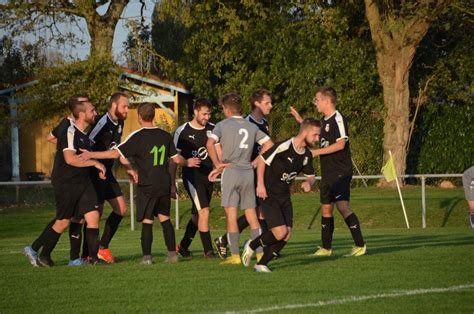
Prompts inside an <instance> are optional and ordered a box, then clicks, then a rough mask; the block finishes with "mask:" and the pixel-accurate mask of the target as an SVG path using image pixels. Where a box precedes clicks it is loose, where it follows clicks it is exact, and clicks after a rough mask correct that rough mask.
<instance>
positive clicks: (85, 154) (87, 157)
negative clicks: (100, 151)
mask: <svg viewBox="0 0 474 314" xmlns="http://www.w3.org/2000/svg"><path fill="white" fill-rule="evenodd" d="M79 150H80V151H81V153H80V154H79V155H77V157H78V158H79V159H80V160H82V161H88V160H90V159H92V157H91V152H90V151H88V150H87V149H83V148H80V149H79Z"/></svg>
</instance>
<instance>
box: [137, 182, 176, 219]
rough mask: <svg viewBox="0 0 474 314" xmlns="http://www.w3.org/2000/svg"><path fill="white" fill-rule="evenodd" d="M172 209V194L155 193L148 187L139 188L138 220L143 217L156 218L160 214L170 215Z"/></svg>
mask: <svg viewBox="0 0 474 314" xmlns="http://www.w3.org/2000/svg"><path fill="white" fill-rule="evenodd" d="M170 211H171V195H170V194H169V192H168V193H167V194H161V195H159V194H158V193H156V192H155V193H153V192H151V193H150V192H149V191H147V189H146V188H145V189H141V188H140V187H138V189H137V221H138V222H141V221H143V219H150V220H154V219H155V217H157V216H158V214H161V215H165V216H170Z"/></svg>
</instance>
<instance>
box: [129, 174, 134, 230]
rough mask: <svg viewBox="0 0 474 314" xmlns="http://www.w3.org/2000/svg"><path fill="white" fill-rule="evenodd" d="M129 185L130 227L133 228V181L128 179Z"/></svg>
mask: <svg viewBox="0 0 474 314" xmlns="http://www.w3.org/2000/svg"><path fill="white" fill-rule="evenodd" d="M128 184H129V185H130V229H131V230H132V231H134V230H135V204H134V199H133V182H131V181H129V183H128Z"/></svg>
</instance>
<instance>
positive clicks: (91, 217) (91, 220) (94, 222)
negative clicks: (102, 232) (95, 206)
mask: <svg viewBox="0 0 474 314" xmlns="http://www.w3.org/2000/svg"><path fill="white" fill-rule="evenodd" d="M84 218H85V219H86V222H87V226H88V228H99V220H100V213H99V211H97V210H94V211H91V212H88V213H87V214H85V215H84Z"/></svg>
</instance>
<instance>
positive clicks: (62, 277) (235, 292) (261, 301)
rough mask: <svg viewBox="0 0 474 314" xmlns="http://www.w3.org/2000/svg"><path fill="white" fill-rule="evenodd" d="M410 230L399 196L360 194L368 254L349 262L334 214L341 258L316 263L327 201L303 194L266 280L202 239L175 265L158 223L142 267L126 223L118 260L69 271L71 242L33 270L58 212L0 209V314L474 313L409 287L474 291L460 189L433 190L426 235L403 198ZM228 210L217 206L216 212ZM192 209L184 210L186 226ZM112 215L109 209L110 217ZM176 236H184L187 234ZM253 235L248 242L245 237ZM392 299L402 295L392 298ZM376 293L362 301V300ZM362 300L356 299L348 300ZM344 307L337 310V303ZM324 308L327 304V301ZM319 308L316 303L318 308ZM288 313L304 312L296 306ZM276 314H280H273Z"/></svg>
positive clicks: (115, 246) (416, 211) (355, 200)
mask: <svg viewBox="0 0 474 314" xmlns="http://www.w3.org/2000/svg"><path fill="white" fill-rule="evenodd" d="M403 193H404V197H405V202H406V206H407V211H408V215H409V218H410V222H411V224H412V226H413V227H414V228H412V229H410V230H407V229H405V228H404V220H403V215H402V213H401V208H400V205H399V203H398V195H397V192H396V190H383V189H377V188H369V189H363V188H360V189H359V188H357V189H354V190H353V196H352V202H351V203H352V207H353V208H354V209H355V210H356V212H357V214H358V215H359V217H360V220H361V223H362V227H363V232H364V236H365V238H366V242H367V245H368V248H369V253H370V254H369V255H368V256H364V257H360V258H345V257H343V255H344V254H345V253H347V252H348V251H349V250H350V247H351V245H352V240H351V237H350V234H349V231H348V230H347V228H346V227H345V225H344V223H343V221H342V219H341V218H340V216H339V215H337V214H336V231H335V235H334V243H333V245H334V254H333V256H332V257H330V258H319V259H318V258H314V257H311V256H310V254H311V253H313V252H314V250H315V249H316V248H317V245H318V244H319V242H320V236H319V230H318V229H319V226H320V223H319V220H320V218H319V216H318V217H317V219H316V221H315V224H314V226H313V229H311V230H307V226H308V223H309V221H310V220H311V217H312V216H313V214H314V212H315V211H316V209H317V206H316V204H317V194H314V193H312V194H308V195H295V197H294V207H295V226H296V230H295V232H294V237H293V239H292V240H291V241H290V243H289V244H288V245H287V247H285V249H284V250H283V252H282V253H283V258H282V259H280V260H276V261H273V262H272V263H271V264H270V267H271V268H272V269H273V273H272V274H256V273H253V272H252V271H251V269H244V268H243V267H239V266H222V265H219V261H217V260H215V261H209V260H204V259H203V258H202V257H201V253H200V252H201V248H200V246H201V244H200V240H199V237H197V238H196V239H195V241H194V243H193V245H192V246H191V250H193V251H194V253H195V257H194V258H193V259H192V260H190V261H182V262H180V263H179V264H177V265H166V264H164V263H162V261H163V260H164V243H163V239H162V234H161V229H160V227H159V226H156V227H155V231H154V233H155V240H154V243H153V252H154V255H155V261H156V263H155V264H154V265H152V266H143V265H140V264H139V262H140V260H141V250H140V231H139V230H138V231H130V225H129V219H126V220H124V223H123V225H122V226H121V228H120V229H119V231H118V232H117V235H116V237H115V238H114V240H113V242H112V244H111V248H112V250H113V252H114V254H115V255H116V256H117V257H118V263H117V264H115V265H112V266H104V267H95V268H94V267H83V268H70V267H67V266H65V265H66V263H67V260H68V242H67V237H62V238H61V240H60V242H59V244H58V246H57V248H56V250H55V251H54V253H53V258H54V260H55V262H56V263H57V264H58V266H57V267H54V268H51V269H43V268H33V267H31V266H30V265H29V264H28V262H27V260H26V258H25V257H24V256H22V255H21V254H20V251H21V249H22V247H23V246H24V245H26V244H28V243H30V242H31V241H32V240H33V239H34V238H35V237H36V236H37V235H38V233H39V232H40V231H41V230H42V228H43V227H44V225H45V224H46V223H47V222H48V221H49V220H50V219H51V217H52V215H53V213H54V211H53V210H52V209H51V208H49V207H50V206H49V205H48V204H44V205H35V206H32V205H28V206H25V205H22V206H19V207H8V208H7V207H3V208H1V209H0V235H1V236H0V256H1V260H0V269H1V274H2V275H1V276H0V278H1V279H0V293H1V296H2V297H1V301H0V312H1V313H7V312H65V311H72V312H86V311H93V312H145V311H149V312H225V311H247V310H252V309H260V308H262V309H265V308H271V307H273V306H276V307H278V308H280V312H283V311H285V312H288V311H289V312H298V313H299V312H315V311H324V312H354V313H355V312H435V313H442V312H456V313H457V312H466V313H468V312H469V313H472V312H473V311H474V304H473V303H472V299H473V297H474V287H472V286H471V287H470V288H463V289H459V290H453V291H444V292H439V291H438V292H437V291H434V290H427V291H424V292H423V291H420V290H417V291H418V293H419V294H413V295H402V294H403V293H401V291H407V290H409V291H412V292H413V291H415V290H416V289H433V288H447V287H453V286H459V285H474V272H473V270H472V264H473V261H474V231H473V230H471V229H470V228H469V227H468V220H467V205H466V203H465V201H464V200H463V194H462V190H461V189H454V190H439V189H434V188H431V189H429V190H428V191H427V196H428V198H427V208H428V227H429V228H427V229H421V228H420V225H421V196H420V191H419V188H418V187H408V188H405V189H404V190H403ZM214 204H215V205H218V200H215V201H213V205H214ZM188 206H189V203H188V202H187V201H183V202H182V203H181V209H182V210H181V221H182V226H183V225H184V223H185V222H186V220H187V218H189V214H188V211H187V210H185V208H188ZM108 212H109V210H107V209H106V213H108ZM212 214H213V218H212V223H211V224H212V226H213V233H212V234H213V236H217V235H218V234H220V233H221V232H222V230H223V227H224V224H225V222H224V219H223V217H224V215H223V211H222V210H221V209H220V208H219V207H218V206H214V207H213V210H212ZM182 233H183V232H182V230H180V231H178V232H177V238H178V239H179V238H180V236H182ZM248 236H249V234H248V232H245V233H244V235H243V237H242V238H247V237H248ZM390 293H395V295H392V296H391V297H390ZM361 296H362V297H363V296H369V297H368V299H365V300H359V299H357V298H352V297H361ZM350 298H352V299H350ZM337 300H339V301H341V300H343V301H342V304H334V302H335V301H337ZM318 302H322V303H318ZM309 304H313V306H310V305H309ZM289 305H300V306H301V307H296V308H293V309H287V308H284V307H285V306H289ZM272 312H278V311H277V310H276V309H273V310H272Z"/></svg>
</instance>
